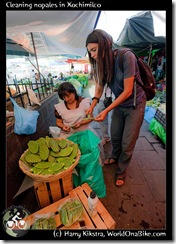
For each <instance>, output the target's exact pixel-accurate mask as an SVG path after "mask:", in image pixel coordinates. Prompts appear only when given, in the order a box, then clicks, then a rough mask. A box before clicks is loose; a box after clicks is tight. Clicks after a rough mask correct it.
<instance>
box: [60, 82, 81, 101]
mask: <svg viewBox="0 0 176 244" xmlns="http://www.w3.org/2000/svg"><path fill="white" fill-rule="evenodd" d="M66 92H69V93H75V99H76V100H78V98H79V95H78V94H77V91H76V89H75V87H74V86H73V85H72V84H71V83H70V82H68V81H66V82H63V83H61V84H60V85H59V88H58V96H59V98H60V99H62V100H64V99H63V97H64V96H65V95H66Z"/></svg>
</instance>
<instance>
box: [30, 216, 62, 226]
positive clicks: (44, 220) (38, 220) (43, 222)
mask: <svg viewBox="0 0 176 244" xmlns="http://www.w3.org/2000/svg"><path fill="white" fill-rule="evenodd" d="M56 228H57V226H56V221H55V215H54V213H46V214H34V217H33V225H32V229H34V230H55V229H56Z"/></svg>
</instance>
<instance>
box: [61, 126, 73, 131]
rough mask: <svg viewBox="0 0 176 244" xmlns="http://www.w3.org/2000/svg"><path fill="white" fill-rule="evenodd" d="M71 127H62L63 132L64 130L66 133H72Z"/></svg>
mask: <svg viewBox="0 0 176 244" xmlns="http://www.w3.org/2000/svg"><path fill="white" fill-rule="evenodd" d="M70 129H71V128H70V126H68V125H63V127H62V130H64V131H65V132H70Z"/></svg>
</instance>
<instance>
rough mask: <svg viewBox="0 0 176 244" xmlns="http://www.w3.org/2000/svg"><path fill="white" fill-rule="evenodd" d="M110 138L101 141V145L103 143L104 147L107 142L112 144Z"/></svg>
mask: <svg viewBox="0 0 176 244" xmlns="http://www.w3.org/2000/svg"><path fill="white" fill-rule="evenodd" d="M110 140H111V139H110V138H103V139H102V140H101V143H102V145H103V146H104V145H105V144H106V143H107V142H110Z"/></svg>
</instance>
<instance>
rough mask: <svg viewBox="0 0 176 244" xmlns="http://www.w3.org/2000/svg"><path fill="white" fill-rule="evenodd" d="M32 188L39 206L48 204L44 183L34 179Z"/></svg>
mask: <svg viewBox="0 0 176 244" xmlns="http://www.w3.org/2000/svg"><path fill="white" fill-rule="evenodd" d="M34 190H35V193H36V197H37V201H38V203H39V206H40V207H41V208H43V207H46V206H48V205H49V204H50V199H49V195H48V189H47V185H46V183H44V182H36V181H34Z"/></svg>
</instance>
